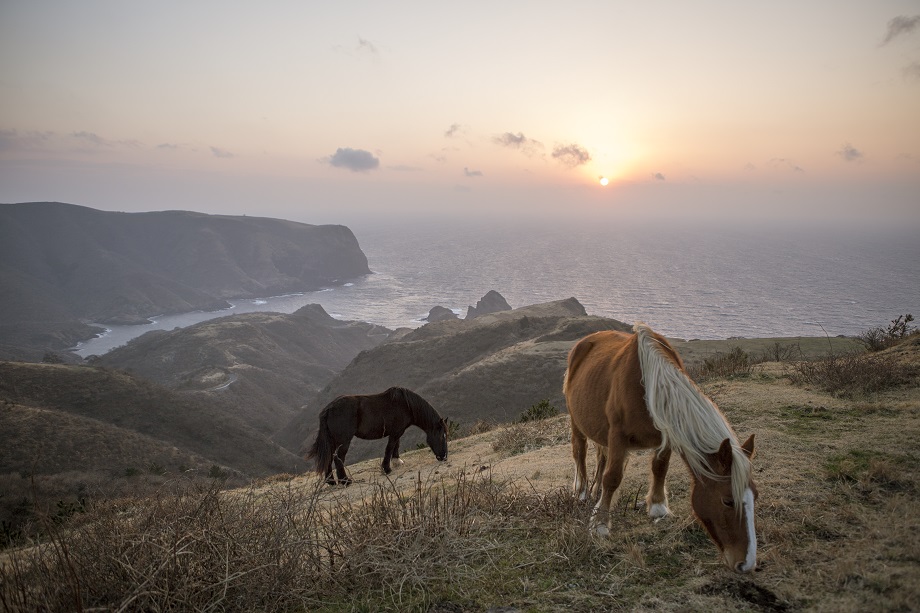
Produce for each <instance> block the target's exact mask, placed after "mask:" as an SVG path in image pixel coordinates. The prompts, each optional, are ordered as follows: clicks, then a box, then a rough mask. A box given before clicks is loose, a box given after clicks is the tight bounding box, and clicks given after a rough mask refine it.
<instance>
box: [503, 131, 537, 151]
mask: <svg viewBox="0 0 920 613" xmlns="http://www.w3.org/2000/svg"><path fill="white" fill-rule="evenodd" d="M492 142H493V143H495V144H496V145H501V146H502V147H508V148H509V149H517V150H518V151H521V152H522V153H525V154H527V155H533V154H535V153H536V152H537V151H538V150H539V149H542V148H543V143H541V142H540V141H538V140H534V139H532V138H527V137H526V136H524V134H523V133H522V132H518V133H517V134H514V133H513V132H505V133H504V134H501V135H499V136H495V137H493V138H492Z"/></svg>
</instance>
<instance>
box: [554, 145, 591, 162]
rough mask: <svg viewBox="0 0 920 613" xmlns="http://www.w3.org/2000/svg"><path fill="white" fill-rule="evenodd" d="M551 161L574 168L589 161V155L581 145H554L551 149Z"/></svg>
mask: <svg viewBox="0 0 920 613" xmlns="http://www.w3.org/2000/svg"><path fill="white" fill-rule="evenodd" d="M553 159H555V160H557V161H559V162H561V163H562V164H565V165H566V166H570V167H572V168H575V167H576V166H581V165H582V164H587V163H588V162H590V161H591V154H590V153H588V150H587V149H585V148H584V147H582V146H581V145H576V144H571V145H556V147H555V148H554V149H553Z"/></svg>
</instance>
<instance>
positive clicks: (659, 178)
mask: <svg viewBox="0 0 920 613" xmlns="http://www.w3.org/2000/svg"><path fill="white" fill-rule="evenodd" d="M652 178H654V179H655V180H656V181H666V180H667V179H665V176H664V175H663V174H661V173H660V172H656V173H655V174H653V175H652Z"/></svg>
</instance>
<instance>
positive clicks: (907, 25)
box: [882, 15, 920, 46]
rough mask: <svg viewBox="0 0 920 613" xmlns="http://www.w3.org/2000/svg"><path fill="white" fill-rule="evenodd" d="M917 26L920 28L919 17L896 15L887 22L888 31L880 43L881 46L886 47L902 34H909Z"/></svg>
mask: <svg viewBox="0 0 920 613" xmlns="http://www.w3.org/2000/svg"><path fill="white" fill-rule="evenodd" d="M917 26H920V15H913V16H911V17H908V16H907V15H898V16H897V17H895V18H894V19H892V20H891V21H889V22H888V31H887V32H886V33H885V40H883V41H882V45H883V46H884V45H887V44H888V43H890V42H891V41H892V40H894V39H895V38H897V37H899V36H901V35H903V34H910V33H911V32H913V31H914V30H915V29H916V28H917Z"/></svg>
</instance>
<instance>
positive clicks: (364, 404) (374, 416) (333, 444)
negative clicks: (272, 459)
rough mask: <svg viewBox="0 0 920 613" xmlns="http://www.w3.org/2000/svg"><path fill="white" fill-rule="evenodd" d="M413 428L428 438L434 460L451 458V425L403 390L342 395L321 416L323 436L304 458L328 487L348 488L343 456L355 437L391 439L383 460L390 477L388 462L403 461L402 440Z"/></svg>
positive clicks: (320, 434) (414, 394)
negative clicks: (449, 433) (400, 451)
mask: <svg viewBox="0 0 920 613" xmlns="http://www.w3.org/2000/svg"><path fill="white" fill-rule="evenodd" d="M409 426H418V427H419V428H421V429H422V430H424V431H425V434H426V435H427V441H428V446H429V447H431V451H432V452H434V455H435V457H436V458H437V459H438V460H440V461H442V462H443V461H444V460H446V459H447V420H446V419H441V416H440V415H438V412H437V411H435V410H434V409H433V408H432V407H431V405H430V404H428V402H427V401H426V400H425V399H424V398H422V397H421V396H419V395H418V394H416V393H415V392H413V391H412V390H407V389H405V388H403V387H391V388H390V389H388V390H387V391H385V392H381V393H379V394H368V395H354V396H339V397H338V398H336V399H335V400H333V401H332V402H330V403H329V404H328V405H326V407H325V408H324V409H323V410H322V412H321V413H320V414H319V431H318V432H317V433H316V441H315V442H314V443H313V447H311V448H310V451H309V453H308V454H307V456H306V459H307V460H309V459H311V458H315V459H316V472H318V473H320V474H325V475H326V483H328V484H330V485H335V483H336V480H335V478H333V476H332V467H333V464H334V465H335V472H336V475H337V477H338V482H339V483H341V484H344V485H350V484H351V479H349V478H348V476H347V475H346V474H345V454H347V453H348V447H349V445H351V439H352V438H353V437H355V436H357V437H358V438H363V439H378V438H383V437H385V436H388V437H389V439H390V440H389V441H388V442H387V448H386V452H385V453H384V455H383V464H382V466H383V472H384V473H386V474H390V472H391V469H390V460H391V459H395V460H397V461H398V462H400V463H402V460H400V459H399V439H400V438H401V437H402V435H403V433H404V432H405V431H406V429H407V428H408V427H409Z"/></svg>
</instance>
